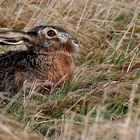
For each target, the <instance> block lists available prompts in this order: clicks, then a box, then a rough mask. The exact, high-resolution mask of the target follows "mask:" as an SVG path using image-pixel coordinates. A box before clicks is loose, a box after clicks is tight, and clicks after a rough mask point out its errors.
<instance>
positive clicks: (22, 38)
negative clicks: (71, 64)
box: [0, 26, 79, 54]
mask: <svg viewBox="0 0 140 140" xmlns="http://www.w3.org/2000/svg"><path fill="white" fill-rule="evenodd" d="M0 44H4V45H23V44H24V45H26V46H27V47H28V48H29V49H33V50H38V51H46V52H58V51H62V52H66V53H69V54H75V53H76V52H78V51H79V43H78V40H77V39H75V38H73V37H72V36H71V35H70V34H69V33H68V32H67V31H66V30H64V29H63V28H60V27H57V26H37V27H35V28H33V29H30V30H27V31H14V30H9V29H3V30H0Z"/></svg>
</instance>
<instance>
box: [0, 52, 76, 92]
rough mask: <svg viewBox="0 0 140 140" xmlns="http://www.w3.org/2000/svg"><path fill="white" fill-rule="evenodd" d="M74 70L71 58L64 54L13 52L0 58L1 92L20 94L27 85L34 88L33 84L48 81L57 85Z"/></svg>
mask: <svg viewBox="0 0 140 140" xmlns="http://www.w3.org/2000/svg"><path fill="white" fill-rule="evenodd" d="M73 70H74V63H73V61H72V59H71V57H70V56H68V55H66V54H64V53H49V54H48V53H44V54H41V53H40V54H39V53H38V52H37V53H35V52H32V51H16V52H14V51H11V52H8V53H6V54H3V55H1V56H0V91H3V92H19V91H21V90H24V87H25V88H26V86H25V85H26V84H29V87H30V88H33V87H32V86H33V84H36V85H37V84H38V83H40V82H42V83H41V84H43V82H46V81H48V82H51V83H53V84H57V83H59V82H62V81H64V79H67V78H69V76H70V75H71V74H72V72H73ZM37 82H38V83H37ZM24 84H25V85H24ZM41 84H40V85H39V86H40V87H41ZM36 85H35V86H36ZM46 86H47V85H46ZM38 88H39V87H38Z"/></svg>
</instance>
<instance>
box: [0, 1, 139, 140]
mask: <svg viewBox="0 0 140 140" xmlns="http://www.w3.org/2000/svg"><path fill="white" fill-rule="evenodd" d="M41 24H43V25H58V26H62V27H64V28H66V29H67V30H68V31H70V32H71V33H72V34H73V35H74V36H76V37H77V38H78V39H79V41H80V45H81V54H80V55H79V56H78V58H77V59H76V60H75V62H76V65H77V67H76V69H75V72H74V78H73V80H72V81H71V83H64V84H63V86H62V87H60V88H54V89H53V90H52V91H48V92H47V91H46V92H45V93H37V94H32V93H30V94H29V95H28V96H26V97H23V95H22V93H18V94H17V95H16V96H15V97H14V99H9V101H10V102H9V103H8V104H7V105H6V106H4V107H3V106H2V107H1V108H0V111H1V114H0V140H139V139H140V1H139V0H1V1H0V27H4V28H13V29H18V30H27V29H29V28H32V27H35V26H37V25H41ZM9 49H10V50H11V49H15V48H14V47H13V46H10V47H9V48H6V47H4V46H0V51H1V53H3V52H6V51H8V50H9Z"/></svg>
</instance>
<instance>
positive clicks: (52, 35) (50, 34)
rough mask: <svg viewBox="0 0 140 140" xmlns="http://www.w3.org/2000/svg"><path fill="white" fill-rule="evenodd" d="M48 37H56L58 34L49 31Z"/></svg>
mask: <svg viewBox="0 0 140 140" xmlns="http://www.w3.org/2000/svg"><path fill="white" fill-rule="evenodd" d="M47 35H48V36H49V37H54V36H56V32H55V31H54V30H49V31H47Z"/></svg>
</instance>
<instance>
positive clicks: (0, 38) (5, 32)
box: [0, 28, 34, 46]
mask: <svg viewBox="0 0 140 140" xmlns="http://www.w3.org/2000/svg"><path fill="white" fill-rule="evenodd" d="M33 42H34V38H32V36H31V35H29V34H28V33H26V32H23V31H16V30H10V29H7V28H2V29H0V45H22V44H25V45H27V46H28V45H29V46H32V45H33V44H32V43H33Z"/></svg>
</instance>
